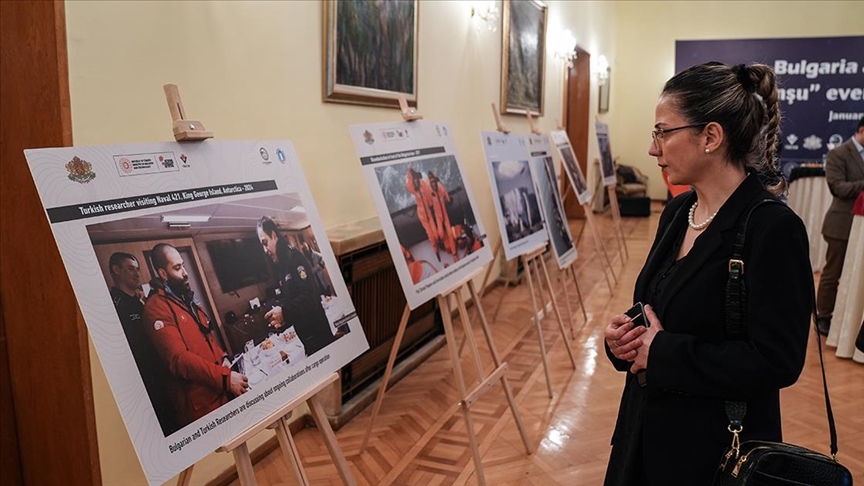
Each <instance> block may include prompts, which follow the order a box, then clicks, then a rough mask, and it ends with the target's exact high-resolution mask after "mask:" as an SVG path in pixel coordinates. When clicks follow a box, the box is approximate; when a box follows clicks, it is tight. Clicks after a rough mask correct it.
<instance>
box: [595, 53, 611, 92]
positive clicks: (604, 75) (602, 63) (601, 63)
mask: <svg viewBox="0 0 864 486" xmlns="http://www.w3.org/2000/svg"><path fill="white" fill-rule="evenodd" d="M597 81H598V82H599V83H600V86H603V85H605V84H606V83H607V82H608V81H609V60H608V59H606V56H604V55H603V54H600V56H599V57H598V58H597Z"/></svg>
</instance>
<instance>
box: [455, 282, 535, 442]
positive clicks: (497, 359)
mask: <svg viewBox="0 0 864 486" xmlns="http://www.w3.org/2000/svg"><path fill="white" fill-rule="evenodd" d="M468 290H469V291H470V292H471V297H472V298H473V299H474V302H478V304H477V311H478V314H479V315H480V327H482V328H483V335H484V336H486V342H487V343H488V344H489V351H490V352H491V354H492V361H493V362H494V363H495V367H496V368H497V367H499V366H501V358H500V357H499V356H498V348H496V347H495V342H494V341H493V340H492V332H491V331H490V330H489V322H488V321H487V320H486V314H485V313H484V312H483V306H481V305H480V304H479V302H480V300H479V296H478V293H477V289H476V288H475V287H474V282H471V281H470V280H469V281H468ZM501 384H502V385H503V386H504V394H505V395H506V396H507V403H508V404H510V412H511V413H513V420H514V421H516V427H517V428H518V429H519V435H521V436H522V443H523V444H525V452H527V453H528V454H531V453H532V452H533V449H532V448H531V442H530V441H529V440H528V433H527V431H526V430H525V426H524V425H523V424H522V415H520V414H519V410H518V409H517V408H516V402H515V401H514V400H513V392H512V391H511V390H510V383H508V382H507V379H506V378H505V377H504V376H502V377H501Z"/></svg>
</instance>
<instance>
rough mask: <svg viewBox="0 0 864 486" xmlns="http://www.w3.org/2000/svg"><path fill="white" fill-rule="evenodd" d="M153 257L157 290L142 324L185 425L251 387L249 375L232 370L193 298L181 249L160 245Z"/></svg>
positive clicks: (211, 326)
mask: <svg viewBox="0 0 864 486" xmlns="http://www.w3.org/2000/svg"><path fill="white" fill-rule="evenodd" d="M150 258H151V260H152V262H153V267H154V269H155V270H156V274H157V276H158V277H159V279H158V284H159V288H157V289H156V292H155V293H152V294H151V296H150V297H149V298H148V299H147V303H146V304H145V306H144V328H145V329H146V330H147V333H148V335H149V336H150V339H151V340H152V341H153V345H154V346H155V348H156V351H157V352H158V353H159V357H160V359H161V361H162V363H163V364H164V365H165V366H166V367H167V369H168V372H169V373H170V374H171V376H172V377H173V380H171V382H170V385H171V387H170V392H169V395H170V396H171V401H172V404H173V409H174V410H173V411H174V416H175V417H176V420H177V423H178V425H179V426H180V427H185V426H186V425H188V424H189V423H191V422H193V421H195V420H197V419H199V418H201V417H203V416H205V415H207V414H208V413H210V412H212V411H214V410H216V409H217V408H219V407H221V406H222V405H224V404H226V403H228V400H229V399H231V398H233V397H234V396H238V395H241V394H243V393H245V392H246V391H248V390H249V383H248V380H247V378H246V375H242V374H240V373H237V372H235V371H231V363H230V361H229V360H228V355H227V353H225V351H224V350H223V349H222V346H220V345H219V342H218V341H217V340H216V337H215V336H214V334H213V331H214V329H213V325H212V323H211V321H210V319H209V318H208V317H207V314H205V313H204V311H203V310H202V309H201V306H200V305H199V304H198V303H197V302H196V301H195V300H194V298H193V296H194V295H193V292H192V288H191V287H190V285H189V275H188V274H187V273H186V266H185V262H184V261H183V258H182V257H181V256H180V252H178V251H177V249H176V248H174V247H173V246H171V245H169V244H167V243H159V244H158V245H156V246H154V247H153V250H152V252H151V256H150Z"/></svg>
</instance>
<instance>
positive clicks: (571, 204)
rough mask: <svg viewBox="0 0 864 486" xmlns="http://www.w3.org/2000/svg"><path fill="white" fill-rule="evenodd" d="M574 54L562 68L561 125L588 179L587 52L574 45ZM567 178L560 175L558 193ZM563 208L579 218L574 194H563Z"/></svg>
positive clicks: (580, 212) (581, 215)
mask: <svg viewBox="0 0 864 486" xmlns="http://www.w3.org/2000/svg"><path fill="white" fill-rule="evenodd" d="M576 52H577V54H578V57H577V58H576V60H575V61H573V67H572V68H570V69H567V70H566V75H565V80H564V129H565V130H566V131H567V135H568V136H569V137H570V143H571V144H572V145H573V152H574V153H575V154H576V158H577V159H578V160H579V167H580V168H581V169H582V174H584V175H585V180H586V181H588V184H589V185H590V184H591V182H590V181H589V180H588V127H589V123H591V119H592V118H591V116H590V113H589V110H590V107H591V54H588V53H587V52H586V51H583V50H582V49H580V48H578V47H577V48H576ZM568 187H570V181H569V180H568V179H567V178H566V177H562V178H561V194H562V195H563V194H565V193H566V192H567V188H568ZM564 211H565V213H566V214H567V217H568V218H576V219H583V218H584V217H585V212H584V210H583V209H582V206H581V205H580V204H579V202H578V201H577V200H576V194H575V193H574V194H571V195H570V197H568V198H567V203H566V204H565V206H564Z"/></svg>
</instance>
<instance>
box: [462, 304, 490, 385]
mask: <svg viewBox="0 0 864 486" xmlns="http://www.w3.org/2000/svg"><path fill="white" fill-rule="evenodd" d="M454 294H455V296H456V305H458V309H459V317H460V318H461V319H462V328H463V329H464V330H465V340H467V341H468V342H469V343H470V344H471V350H472V351H473V354H474V363H475V364H476V365H477V373H478V374H479V376H480V381H483V379H484V378H486V372H485V371H484V370H483V361H481V360H480V351H479V350H478V349H477V340H475V339H474V328H473V327H472V326H471V321H470V320H468V309H467V308H466V307H465V299H464V298H462V290H461V289H460V290H457V291H456V292H454ZM463 342H464V341H463Z"/></svg>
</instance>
